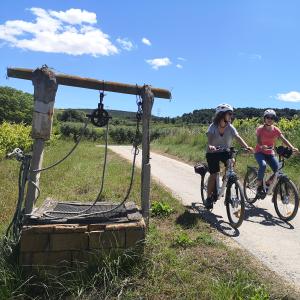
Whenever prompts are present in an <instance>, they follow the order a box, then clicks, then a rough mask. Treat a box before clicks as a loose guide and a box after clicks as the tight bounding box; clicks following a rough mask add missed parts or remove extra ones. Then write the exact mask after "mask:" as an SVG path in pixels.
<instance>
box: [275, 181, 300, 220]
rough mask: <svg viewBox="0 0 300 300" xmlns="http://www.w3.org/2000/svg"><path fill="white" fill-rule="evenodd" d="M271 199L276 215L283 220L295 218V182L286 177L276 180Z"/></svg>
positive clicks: (296, 205)
mask: <svg viewBox="0 0 300 300" xmlns="http://www.w3.org/2000/svg"><path fill="white" fill-rule="evenodd" d="M273 201H274V207H275V211H276V213H277V215H278V217H279V218H280V219H281V220H283V221H291V220H292V219H294V218H295V216H296V214H297V211H298V207H299V195H298V191H297V188H296V186H295V184H294V183H293V182H292V181H291V180H290V179H288V178H284V179H281V180H279V181H278V182H277V184H276V186H275V189H274V194H273Z"/></svg>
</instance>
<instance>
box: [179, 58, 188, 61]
mask: <svg viewBox="0 0 300 300" xmlns="http://www.w3.org/2000/svg"><path fill="white" fill-rule="evenodd" d="M177 59H178V60H181V61H186V59H185V58H184V57H177Z"/></svg>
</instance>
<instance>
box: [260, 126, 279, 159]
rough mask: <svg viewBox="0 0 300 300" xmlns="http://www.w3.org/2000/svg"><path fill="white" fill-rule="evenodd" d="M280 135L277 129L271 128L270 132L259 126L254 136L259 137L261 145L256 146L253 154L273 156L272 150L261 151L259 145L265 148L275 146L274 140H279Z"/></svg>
mask: <svg viewBox="0 0 300 300" xmlns="http://www.w3.org/2000/svg"><path fill="white" fill-rule="evenodd" d="M280 135H281V131H280V129H279V128H278V127H276V126H272V129H271V130H267V129H266V128H265V127H264V126H263V125H261V126H259V127H258V128H257V129H256V136H258V137H260V142H261V144H260V145H259V144H257V145H256V147H255V153H257V152H262V153H264V154H274V150H272V149H268V150H262V149H261V148H260V146H261V145H266V146H272V147H274V146H275V142H276V139H277V138H279V137H280Z"/></svg>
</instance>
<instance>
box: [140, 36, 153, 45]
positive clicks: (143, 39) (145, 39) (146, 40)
mask: <svg viewBox="0 0 300 300" xmlns="http://www.w3.org/2000/svg"><path fill="white" fill-rule="evenodd" d="M142 43H143V44H145V45H147V46H151V45H152V43H151V42H150V41H149V40H148V39H147V38H145V37H144V38H142Z"/></svg>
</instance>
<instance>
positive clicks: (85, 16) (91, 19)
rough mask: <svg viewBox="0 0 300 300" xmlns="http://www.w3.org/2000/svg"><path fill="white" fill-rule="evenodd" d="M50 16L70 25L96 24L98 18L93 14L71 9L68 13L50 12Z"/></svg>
mask: <svg viewBox="0 0 300 300" xmlns="http://www.w3.org/2000/svg"><path fill="white" fill-rule="evenodd" d="M49 14H50V16H53V17H56V18H57V19H59V20H61V21H63V22H66V23H69V24H73V25H74V24H82V23H89V24H96V23H97V16H96V14H95V13H93V12H89V11H86V10H81V9H76V8H71V9H69V10H67V11H54V10H50V11H49Z"/></svg>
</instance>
